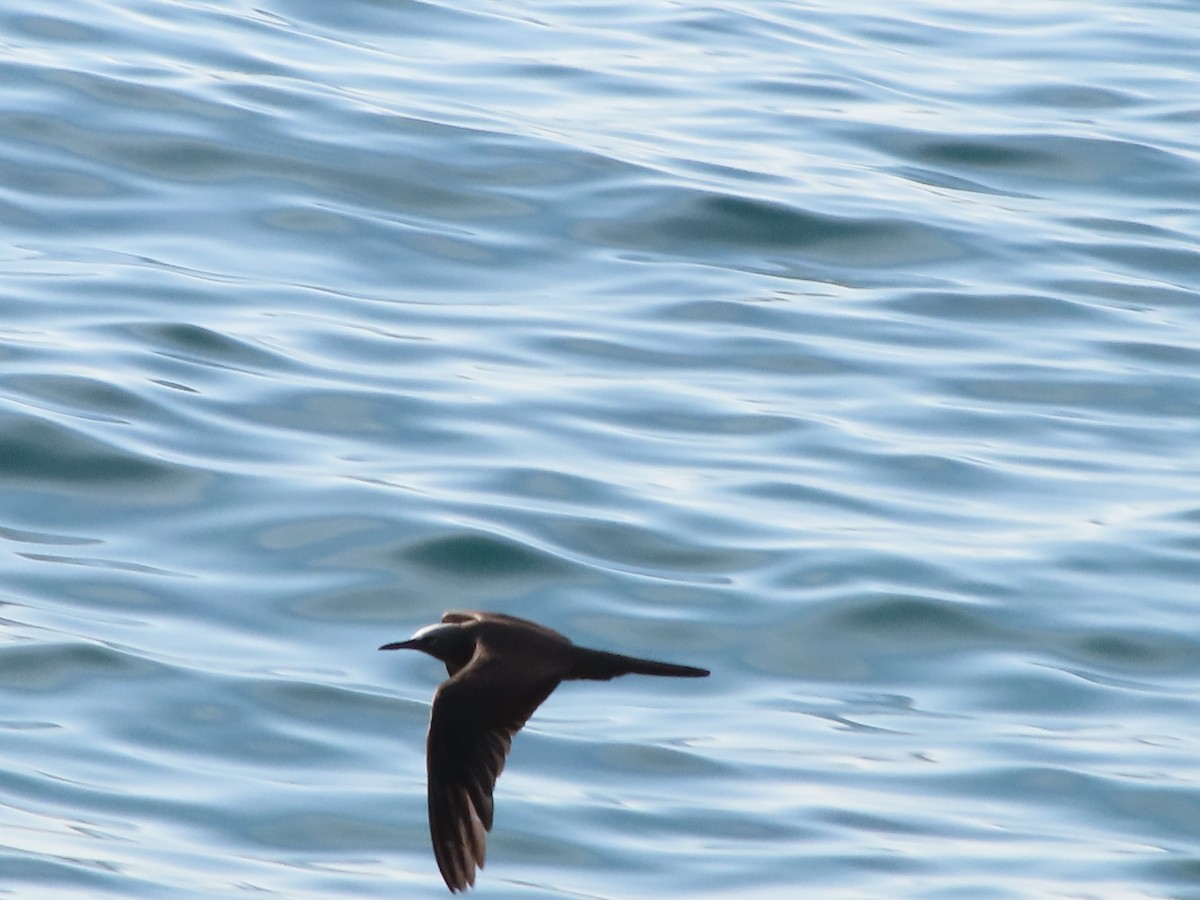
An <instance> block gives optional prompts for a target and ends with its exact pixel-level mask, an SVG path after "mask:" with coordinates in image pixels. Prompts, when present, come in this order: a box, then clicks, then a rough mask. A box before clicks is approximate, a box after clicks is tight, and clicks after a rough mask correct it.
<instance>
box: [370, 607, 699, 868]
mask: <svg viewBox="0 0 1200 900" xmlns="http://www.w3.org/2000/svg"><path fill="white" fill-rule="evenodd" d="M379 649H380V650H421V651H422V652H424V653H428V654H429V655H430V656H433V657H436V658H437V659H440V660H441V661H442V662H444V663H445V664H446V671H447V672H448V673H449V674H450V678H449V679H447V680H446V681H444V682H442V684H441V685H440V686H439V687H438V689H437V693H436V694H434V697H433V712H432V713H431V715H430V718H429V736H428V739H427V742H426V757H427V758H426V764H427V766H428V780H429V785H428V791H429V833H430V836H431V837H432V839H433V853H434V856H435V857H436V858H437V864H438V868H439V869H440V870H441V873H442V877H443V878H444V879H445V880H446V886H447V887H448V888H450V890H451V891H464V890H466V889H467V888H468V887H470V886H471V885H473V884H474V883H475V869H476V868H477V867H480V868H482V866H483V862H484V857H485V854H486V852H487V832H489V831H491V829H492V809H493V807H492V790H493V789H494V788H495V786H496V779H497V778H498V777H499V775H500V772H501V770H502V769H503V768H504V760H505V759H506V758H507V756H508V750H509V747H510V746H511V745H512V738H513V735H514V734H516V733H517V732H518V731H520V730H521V726H522V725H524V724H525V722H526V721H528V719H529V717H530V716H531V715H533V711H534V710H535V709H537V708H538V707H539V706H540V705H541V703H542V701H543V700H545V699H546V698H547V697H549V696H550V693H551V692H552V691H553V690H554V689H555V688H556V687H558V685H559V683H560V682H563V681H571V680H576V679H589V680H595V681H608V680H609V679H611V678H616V677H617V676H618V675H633V674H636V675H669V676H676V677H682V678H703V677H704V676H706V675H708V674H709V672H708V670H707V669H697V668H694V667H692V666H678V665H674V664H673V663H664V662H655V661H654V660H650V659H638V658H636V657H633V656H622V655H621V654H619V653H607V652H605V651H603V650H589V649H588V648H586V647H577V646H575V645H574V644H573V643H571V641H570V640H568V639H567V638H566V637H564V636H563V635H561V634H559V633H558V632H557V631H551V630H550V629H549V628H546V627H544V626H542V625H538V624H537V623H535V622H529V621H526V620H525V619H518V618H516V617H515V616H506V615H503V614H501V613H488V612H448V613H446V614H445V615H444V616H442V621H441V623H440V624H438V625H427V626H425V627H424V628H421V629H419V630H418V631H417V632H416V634H414V635H413V636H412V637H411V638H409V639H408V640H407V641H398V642H396V643H394V644H384V645H383V646H382V647H380V648H379Z"/></svg>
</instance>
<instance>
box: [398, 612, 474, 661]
mask: <svg viewBox="0 0 1200 900" xmlns="http://www.w3.org/2000/svg"><path fill="white" fill-rule="evenodd" d="M379 649H380V650H420V651H421V652H422V653H428V654H429V655H430V656H432V657H434V658H435V659H440V660H441V661H442V662H444V663H445V664H446V665H447V666H448V667H452V668H453V669H454V670H455V671H457V670H458V669H461V668H462V667H463V666H465V665H466V664H467V663H468V662H470V661H471V657H472V656H474V655H475V637H474V636H473V635H472V634H470V633H469V632H468V631H467V630H466V629H465V628H463V627H462V626H461V625H458V624H446V623H444V622H443V623H440V624H437V625H426V626H425V627H424V628H418V629H417V630H416V632H414V633H413V636H412V637H410V638H409V639H408V640H407V641H396V642H395V643H394V644H384V645H383V646H382V647H380V648H379Z"/></svg>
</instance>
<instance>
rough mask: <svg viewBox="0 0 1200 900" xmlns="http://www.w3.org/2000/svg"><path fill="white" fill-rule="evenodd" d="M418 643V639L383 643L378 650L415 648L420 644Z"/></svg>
mask: <svg viewBox="0 0 1200 900" xmlns="http://www.w3.org/2000/svg"><path fill="white" fill-rule="evenodd" d="M420 643H421V642H420V641H414V640H411V639H410V640H407V641H396V642H395V643H394V644H384V645H383V646H382V647H380V648H379V649H380V650H416V649H417V647H418V646H419V645H420Z"/></svg>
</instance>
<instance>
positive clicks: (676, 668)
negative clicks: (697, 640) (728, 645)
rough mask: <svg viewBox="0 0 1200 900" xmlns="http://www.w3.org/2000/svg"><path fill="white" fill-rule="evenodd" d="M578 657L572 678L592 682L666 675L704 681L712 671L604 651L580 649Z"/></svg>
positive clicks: (574, 664)
mask: <svg viewBox="0 0 1200 900" xmlns="http://www.w3.org/2000/svg"><path fill="white" fill-rule="evenodd" d="M576 649H577V651H581V652H577V654H576V655H575V659H574V660H573V661H572V665H571V672H570V674H569V675H567V678H568V679H571V680H576V679H583V680H588V681H608V680H609V679H611V678H616V677H617V676H618V675H666V676H670V677H674V678H704V677H705V676H707V675H708V674H709V671H708V669H698V668H696V667H695V666H680V665H676V664H675V663H666V662H658V661H656V660H653V659H639V658H638V657H636V656H624V655H622V654H620V653H608V652H607V651H604V650H587V649H585V648H583V647H578V648H576Z"/></svg>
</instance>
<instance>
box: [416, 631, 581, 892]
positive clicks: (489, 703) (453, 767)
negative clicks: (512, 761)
mask: <svg viewBox="0 0 1200 900" xmlns="http://www.w3.org/2000/svg"><path fill="white" fill-rule="evenodd" d="M557 686H558V679H557V678H556V677H554V676H552V675H547V676H545V677H540V678H538V677H535V678H531V677H530V673H529V672H528V670H520V671H512V670H511V663H505V662H504V661H503V660H501V659H497V658H496V657H493V656H490V655H488V654H486V653H481V654H477V655H476V656H475V658H474V659H472V661H471V663H470V664H469V665H468V666H466V667H465V668H464V669H462V670H461V671H460V672H459V673H458V674H457V675H455V676H454V677H453V678H451V679H450V680H449V681H446V682H444V683H443V684H442V686H441V687H439V688H438V690H437V693H436V694H435V695H434V698H433V712H432V715H431V716H430V720H429V738H428V742H427V747H426V762H427V765H428V775H429V833H430V836H431V837H432V839H433V853H434V856H435V857H436V858H437V864H438V868H439V869H440V870H441V872H442V877H443V878H444V879H445V880H446V886H447V887H449V888H450V890H452V891H462V890H466V889H467V888H468V887H470V886H471V885H472V884H474V883H475V869H476V867H482V866H483V863H484V857H485V855H486V852H487V834H486V833H487V832H488V831H490V830H491V828H492V809H493V807H492V791H493V789H494V788H495V786H496V779H497V778H498V777H499V775H500V772H501V771H502V770H503V769H504V761H505V759H506V758H507V756H508V751H509V748H510V747H511V746H512V738H513V735H514V734H516V733H517V732H518V731H520V729H521V726H522V725H524V724H525V722H526V721H527V720H528V719H529V717H530V716H531V715H533V711H534V710H535V709H537V708H538V706H540V705H541V703H542V701H543V700H545V699H546V698H547V697H549V696H550V693H551V692H552V691H553V690H554V688H555V687H557Z"/></svg>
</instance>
